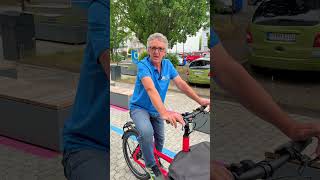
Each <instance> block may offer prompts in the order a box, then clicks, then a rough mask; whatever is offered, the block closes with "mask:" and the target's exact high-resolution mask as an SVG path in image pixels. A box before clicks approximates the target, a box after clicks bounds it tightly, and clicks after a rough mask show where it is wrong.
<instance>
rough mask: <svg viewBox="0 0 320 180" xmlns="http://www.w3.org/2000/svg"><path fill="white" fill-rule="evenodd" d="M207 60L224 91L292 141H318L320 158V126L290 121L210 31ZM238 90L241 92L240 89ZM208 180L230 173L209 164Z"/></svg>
mask: <svg viewBox="0 0 320 180" xmlns="http://www.w3.org/2000/svg"><path fill="white" fill-rule="evenodd" d="M211 37H212V38H211V39H210V47H211V49H210V54H211V55H210V57H211V58H213V59H214V61H211V62H212V65H213V67H214V74H215V78H216V80H217V81H218V84H219V85H220V86H222V87H223V88H224V89H225V90H227V91H229V92H230V93H232V94H233V95H235V96H236V97H238V99H239V101H240V103H241V104H243V105H244V106H245V107H246V108H247V109H248V110H251V111H252V112H253V113H254V114H256V115H257V116H259V117H260V118H261V119H263V120H265V121H267V122H269V123H271V124H273V125H274V126H275V127H277V128H278V129H279V130H281V131H282V132H283V133H284V134H285V135H287V136H288V137H289V138H290V139H292V140H294V141H299V140H306V139H308V138H311V137H316V138H317V139H318V147H317V148H316V154H317V155H318V156H319V155H320V146H319V145H320V141H319V139H320V124H319V123H301V122H298V121H295V120H293V119H291V118H290V117H289V116H288V114H287V113H285V112H284V111H282V110H281V109H280V107H279V106H278V105H277V104H276V103H275V102H274V101H273V99H272V97H271V96H270V95H269V94H267V92H266V91H265V90H264V89H263V88H262V87H261V86H260V85H259V84H258V83H257V82H256V81H255V80H254V79H253V78H252V77H251V76H250V75H249V74H248V73H247V71H246V70H245V69H244V68H243V67H242V66H241V65H240V64H239V63H237V62H236V61H235V60H234V59H233V58H232V57H231V56H230V55H229V54H228V53H227V52H226V50H225V49H224V48H223V46H222V45H221V43H220V41H219V38H218V36H217V34H216V33H215V32H214V30H213V29H212V30H211ZM239 87H241V88H239ZM212 163H213V164H212V171H211V173H212V174H211V179H213V180H232V179H233V176H232V175H231V173H230V172H229V171H228V170H227V169H226V168H225V167H224V166H222V165H221V164H220V163H218V162H215V161H213V162H212Z"/></svg>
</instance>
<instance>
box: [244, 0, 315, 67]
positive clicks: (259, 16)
mask: <svg viewBox="0 0 320 180" xmlns="http://www.w3.org/2000/svg"><path fill="white" fill-rule="evenodd" d="M246 38H247V43H248V46H249V49H250V56H249V63H250V64H251V65H253V66H258V67H267V68H273V69H288V70H310V71H320V1H319V0H264V1H263V2H262V3H261V4H260V5H259V7H258V8H257V9H256V11H255V13H254V15H253V18H252V21H251V23H250V25H249V27H248V30H247V37H246Z"/></svg>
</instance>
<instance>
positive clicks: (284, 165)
mask: <svg viewBox="0 0 320 180" xmlns="http://www.w3.org/2000/svg"><path fill="white" fill-rule="evenodd" d="M311 142H312V139H311V138H310V139H308V140H306V141H299V142H292V141H291V142H288V143H286V144H283V145H281V146H280V147H278V148H277V149H276V150H275V152H274V153H266V159H265V160H263V161H260V162H258V163H255V162H253V161H251V160H243V161H241V162H240V163H236V164H235V163H234V164H231V165H230V166H229V167H228V169H229V170H230V171H231V172H232V174H233V176H234V179H235V180H255V179H267V180H320V165H319V163H318V162H317V161H318V160H319V158H315V159H312V158H310V156H308V155H304V154H302V151H303V150H304V149H305V148H306V147H307V146H308V145H309V144H311Z"/></svg>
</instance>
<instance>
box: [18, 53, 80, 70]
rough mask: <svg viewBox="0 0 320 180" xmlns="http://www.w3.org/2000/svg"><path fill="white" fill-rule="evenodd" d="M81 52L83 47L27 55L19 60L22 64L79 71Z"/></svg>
mask: <svg viewBox="0 0 320 180" xmlns="http://www.w3.org/2000/svg"><path fill="white" fill-rule="evenodd" d="M83 54H84V49H79V50H75V51H71V52H64V51H59V52H56V53H55V54H48V55H41V56H33V57H29V58H26V59H23V60H21V62H22V63H24V64H32V65H37V66H44V67H49V68H57V69H63V70H67V71H71V72H80V67H81V64H82V60H83Z"/></svg>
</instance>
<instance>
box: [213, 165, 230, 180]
mask: <svg viewBox="0 0 320 180" xmlns="http://www.w3.org/2000/svg"><path fill="white" fill-rule="evenodd" d="M211 168H212V169H211V171H210V172H211V176H210V179H211V180H233V179H234V178H233V175H232V174H231V172H230V171H229V170H228V169H227V168H226V167H225V166H224V165H222V164H221V163H219V162H217V161H211Z"/></svg>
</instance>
